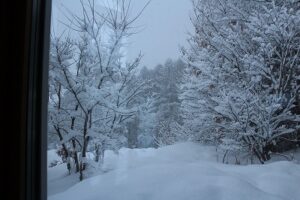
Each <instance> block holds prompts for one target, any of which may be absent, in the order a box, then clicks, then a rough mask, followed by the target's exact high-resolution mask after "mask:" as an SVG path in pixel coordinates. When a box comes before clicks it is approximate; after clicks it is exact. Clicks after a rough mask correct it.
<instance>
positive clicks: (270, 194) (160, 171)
mask: <svg viewBox="0 0 300 200" xmlns="http://www.w3.org/2000/svg"><path fill="white" fill-rule="evenodd" d="M105 156H106V159H105V164H104V166H103V171H106V173H102V174H99V175H96V176H94V177H91V178H88V179H85V180H84V181H82V182H80V183H78V182H77V181H78V177H77V176H76V177H75V176H74V175H71V176H70V175H66V168H65V166H64V165H58V166H56V167H53V168H49V174H48V175H49V179H48V190H49V191H48V192H49V193H48V194H49V195H50V196H49V198H48V199H49V200H61V199H72V200H101V199H103V200H202V199H203V200H297V199H299V197H300V190H299V184H300V165H298V164H296V163H293V162H287V161H278V162H274V163H270V164H266V165H248V166H238V165H225V164H221V163H219V162H216V160H217V153H216V151H215V149H214V148H213V147H208V146H201V145H199V144H194V143H182V144H176V145H172V146H167V147H164V148H160V149H151V148H149V149H121V150H120V152H119V154H118V155H116V154H114V153H113V152H110V151H107V152H106V155H105ZM57 184H60V185H59V186H58V185H57ZM64 187H65V188H64ZM58 188H60V189H61V188H64V190H65V191H62V190H59V189H58ZM58 192H60V193H58Z"/></svg>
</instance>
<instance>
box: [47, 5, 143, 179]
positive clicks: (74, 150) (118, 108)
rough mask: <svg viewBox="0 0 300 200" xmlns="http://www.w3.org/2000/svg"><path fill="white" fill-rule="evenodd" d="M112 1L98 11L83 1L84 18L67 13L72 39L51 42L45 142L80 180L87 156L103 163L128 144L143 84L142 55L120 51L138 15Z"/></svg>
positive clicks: (86, 164) (127, 6)
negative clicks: (110, 5)
mask: <svg viewBox="0 0 300 200" xmlns="http://www.w3.org/2000/svg"><path fill="white" fill-rule="evenodd" d="M116 2H117V5H118V6H119V7H120V8H118V9H112V8H107V10H105V11H102V12H101V13H100V12H98V11H97V10H95V7H94V2H93V1H87V2H84V1H82V2H81V4H82V15H76V14H73V13H70V19H72V20H71V21H70V22H71V24H70V25H69V26H68V27H67V28H68V31H74V33H77V34H76V37H74V38H72V39H71V38H70V37H68V36H65V35H63V36H60V37H54V36H53V37H52V38H51V49H50V75H49V88H50V103H49V139H50V141H53V140H54V139H55V138H56V141H57V139H58V140H59V143H58V142H56V143H57V145H59V146H60V148H61V149H60V150H59V151H60V152H61V153H60V154H61V155H62V156H63V157H64V160H65V161H66V162H67V163H68V165H67V166H68V170H69V171H70V172H71V170H72V169H71V166H73V164H72V162H74V163H75V165H74V166H75V169H74V170H75V172H80V180H82V179H83V177H84V174H83V171H84V170H85V169H86V167H87V166H88V165H89V164H90V165H91V166H92V164H91V163H92V161H89V159H88V158H87V152H93V153H94V160H95V161H96V162H100V163H101V162H102V161H103V156H104V150H106V149H112V150H118V149H119V148H121V147H122V146H125V145H126V143H128V134H127V133H128V130H127V127H126V124H127V123H128V122H129V121H130V120H134V119H135V117H136V115H137V113H138V111H139V105H140V104H142V100H143V99H140V98H139V96H140V94H141V91H143V89H144V88H145V85H146V82H144V81H143V80H141V79H140V78H139V77H137V75H136V74H137V72H136V71H137V67H138V66H139V63H140V59H141V57H142V56H141V55H138V56H137V58H136V59H135V60H133V61H127V60H125V59H124V58H123V54H124V50H123V49H122V47H123V46H124V42H125V40H126V39H127V38H128V37H129V36H130V35H131V34H132V33H133V30H132V25H133V23H134V22H135V20H136V19H137V17H138V16H139V15H140V13H138V14H137V16H133V17H131V16H130V15H129V10H130V2H127V1H125V0H117V1H116ZM124 127H125V128H124ZM55 136H56V137H55Z"/></svg>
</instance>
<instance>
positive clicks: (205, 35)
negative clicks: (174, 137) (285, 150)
mask: <svg viewBox="0 0 300 200" xmlns="http://www.w3.org/2000/svg"><path fill="white" fill-rule="evenodd" d="M295 3H296V2H294V1H285V2H284V3H282V1H278V2H277V1H270V2H269V1H238V0H226V1H218V0H210V1H206V0H195V1H193V9H194V15H193V17H192V18H191V20H192V23H193V26H194V29H195V33H193V34H191V37H190V39H189V43H190V48H189V49H188V50H183V55H184V57H185V59H186V61H187V62H188V64H189V68H188V70H187V71H186V73H185V82H184V84H183V85H182V86H181V88H182V94H181V99H182V101H183V103H182V106H181V107H182V111H183V113H184V115H183V116H184V126H185V129H186V130H188V131H189V132H190V134H191V135H192V136H193V138H194V139H195V140H200V141H202V142H210V143H214V144H216V145H219V146H220V147H221V148H223V149H224V150H225V151H226V152H228V151H235V152H238V151H247V152H249V154H250V155H255V156H256V157H257V158H258V159H259V160H260V161H261V162H262V163H263V162H264V161H266V160H268V159H269V158H270V153H272V152H273V151H280V150H282V149H281V148H282V147H278V145H279V144H280V143H284V142H286V141H291V143H293V142H294V143H295V142H298V139H299V122H300V116H299V115H300V112H299V107H297V106H298V101H299V81H300V80H299V74H300V68H299V64H300V56H299V50H300V49H299V46H300V11H299V9H298V8H297V7H296V6H295ZM287 145H291V144H288V143H285V146H287Z"/></svg>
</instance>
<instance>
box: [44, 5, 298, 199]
mask: <svg viewBox="0 0 300 200" xmlns="http://www.w3.org/2000/svg"><path fill="white" fill-rule="evenodd" d="M51 20H52V21H51V42H50V54H49V55H50V56H49V57H50V58H49V59H50V60H49V104H48V133H47V134H48V135H47V136H48V152H47V155H48V158H47V159H48V163H47V165H48V199H49V200H61V199H68V198H70V199H72V200H76V199H78V200H99V199H106V200H143V199H145V200H146V199H147V200H183V199H190V200H198V199H207V200H220V199H226V200H234V199H237V200H240V199H249V200H259V199H261V200H277V199H278V200H279V199H280V200H284V199H286V200H287V199H298V198H299V197H300V190H299V189H298V184H300V166H299V162H298V160H299V159H300V153H299V144H300V140H299V139H300V131H299V128H300V105H299V87H300V67H299V66H300V56H299V54H300V49H299V46H300V34H299V33H300V3H299V2H297V1H294V0H287V1H276V0H274V1H240V0H224V1H222V0H209V1H208V0H178V1H173V0H151V1H148V0H97V1H96V0H95V1H93V0H81V1H80V0H52V17H51Z"/></svg>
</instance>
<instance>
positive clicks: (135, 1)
mask: <svg viewBox="0 0 300 200" xmlns="http://www.w3.org/2000/svg"><path fill="white" fill-rule="evenodd" d="M109 1H110V0H98V3H99V9H101V6H100V5H101V2H106V3H105V4H106V5H107V2H109ZM147 1H148V0H132V15H134V14H135V13H137V12H139V11H140V9H142V8H143V6H144V5H145V4H146V2H147ZM52 2H53V9H52V10H53V11H52V12H53V15H52V23H53V25H54V26H53V27H54V28H55V27H62V26H61V25H59V22H58V20H59V19H61V18H63V14H62V11H61V10H64V8H63V6H62V4H63V5H65V7H67V8H68V9H70V10H71V11H72V12H79V11H80V3H79V0H53V1H52ZM190 10H191V2H190V0H176V1H175V0H152V1H151V2H150V4H149V5H148V7H147V8H146V10H145V11H144V12H143V14H142V15H141V17H140V18H139V19H138V21H137V22H136V25H137V26H141V27H142V28H140V29H139V30H141V31H140V32H139V33H137V34H135V35H133V36H132V37H131V38H130V39H129V43H128V46H127V47H126V51H127V56H128V58H129V59H133V58H135V57H136V56H137V55H138V53H139V52H140V51H141V52H142V54H144V57H143V60H142V63H141V65H142V66H143V65H146V66H147V67H149V68H152V67H154V66H156V65H157V64H159V63H164V62H165V60H166V59H167V58H173V59H176V58H178V57H179V56H180V53H179V46H180V45H186V38H187V37H188V36H187V32H188V31H190V30H191V24H190V21H189V13H190ZM55 29H57V28H55ZM58 29H59V28H58ZM56 32H57V31H56Z"/></svg>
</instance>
